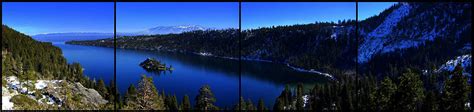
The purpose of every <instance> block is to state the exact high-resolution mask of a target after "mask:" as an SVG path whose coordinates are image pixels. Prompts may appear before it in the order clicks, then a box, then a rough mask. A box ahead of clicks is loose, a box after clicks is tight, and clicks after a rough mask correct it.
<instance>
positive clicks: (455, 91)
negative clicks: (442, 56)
mask: <svg viewBox="0 0 474 112" xmlns="http://www.w3.org/2000/svg"><path fill="white" fill-rule="evenodd" d="M462 72H463V68H462V66H461V65H460V64H458V65H457V66H456V67H455V69H454V71H453V73H452V76H451V78H449V79H447V80H446V84H445V86H444V93H443V96H442V100H443V103H444V109H445V110H465V109H467V108H466V106H465V104H466V103H467V101H468V95H469V86H468V83H467V78H466V77H465V76H463V74H462Z"/></svg>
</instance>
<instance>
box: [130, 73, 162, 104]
mask: <svg viewBox="0 0 474 112" xmlns="http://www.w3.org/2000/svg"><path fill="white" fill-rule="evenodd" d="M137 92H138V93H139V94H140V95H137V104H138V109H144V110H164V109H165V105H164V101H163V99H162V98H161V97H159V95H158V91H157V90H156V87H155V85H154V84H153V79H152V78H151V77H150V78H148V77H146V76H145V75H142V78H141V80H140V82H139V83H138V90H137Z"/></svg>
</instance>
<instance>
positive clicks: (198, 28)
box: [135, 25, 209, 35]
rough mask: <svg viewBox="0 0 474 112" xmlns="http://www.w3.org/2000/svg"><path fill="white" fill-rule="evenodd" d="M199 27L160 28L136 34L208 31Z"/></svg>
mask: <svg viewBox="0 0 474 112" xmlns="http://www.w3.org/2000/svg"><path fill="white" fill-rule="evenodd" d="M207 29H209V28H205V27H202V26H199V25H179V26H158V27H154V28H150V29H147V30H145V31H140V32H136V33H135V34H138V35H156V34H177V33H182V32H188V31H195V30H207Z"/></svg>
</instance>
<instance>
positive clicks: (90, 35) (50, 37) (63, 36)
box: [32, 25, 211, 42]
mask: <svg viewBox="0 0 474 112" xmlns="http://www.w3.org/2000/svg"><path fill="white" fill-rule="evenodd" d="M208 29H211V28H205V27H203V26H199V25H179V26H158V27H154V28H150V29H147V30H144V31H138V32H118V33H117V36H119V37H121V36H137V35H157V34H177V33H182V32H188V31H195V30H208ZM32 37H33V38H34V39H36V40H38V41H43V42H65V41H71V40H78V41H80V40H97V39H105V38H112V37H114V34H113V33H98V32H68V33H47V34H38V35H32Z"/></svg>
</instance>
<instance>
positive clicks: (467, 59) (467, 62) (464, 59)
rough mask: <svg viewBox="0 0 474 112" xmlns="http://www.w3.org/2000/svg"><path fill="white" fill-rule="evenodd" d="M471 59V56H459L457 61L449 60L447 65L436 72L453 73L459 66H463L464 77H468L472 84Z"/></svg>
mask: <svg viewBox="0 0 474 112" xmlns="http://www.w3.org/2000/svg"><path fill="white" fill-rule="evenodd" d="M471 57H472V56H471V54H466V55H462V56H458V57H456V58H455V59H452V60H449V61H447V62H446V63H445V64H443V65H441V67H440V68H439V69H438V70H436V72H442V71H453V70H454V68H455V67H456V66H457V65H458V64H461V66H462V67H463V68H464V71H463V75H465V76H467V77H468V82H469V83H471V76H472V75H471V74H472V70H471Z"/></svg>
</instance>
